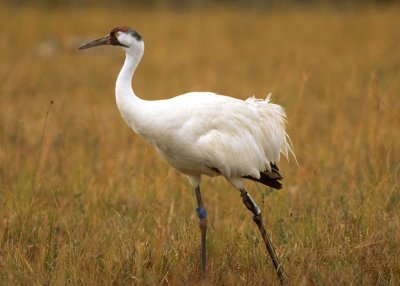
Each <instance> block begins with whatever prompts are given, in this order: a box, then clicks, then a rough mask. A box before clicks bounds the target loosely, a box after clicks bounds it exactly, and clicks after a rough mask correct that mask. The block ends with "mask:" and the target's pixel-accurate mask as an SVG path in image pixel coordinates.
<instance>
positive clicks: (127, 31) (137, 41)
mask: <svg viewBox="0 0 400 286" xmlns="http://www.w3.org/2000/svg"><path fill="white" fill-rule="evenodd" d="M103 45H112V46H120V47H123V48H126V49H129V48H132V47H141V46H143V39H142V37H141V36H140V35H139V34H138V33H137V32H136V31H135V30H133V29H132V28H130V27H126V26H123V27H117V28H114V29H112V30H111V32H110V34H109V35H107V36H104V37H102V38H99V39H97V40H94V41H90V42H87V43H84V44H82V45H80V47H79V49H80V50H83V49H89V48H93V47H97V46H103Z"/></svg>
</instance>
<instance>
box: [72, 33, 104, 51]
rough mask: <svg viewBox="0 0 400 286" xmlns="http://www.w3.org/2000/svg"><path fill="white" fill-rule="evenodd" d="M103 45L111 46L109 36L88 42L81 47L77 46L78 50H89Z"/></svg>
mask: <svg viewBox="0 0 400 286" xmlns="http://www.w3.org/2000/svg"><path fill="white" fill-rule="evenodd" d="M103 45H111V42H110V36H109V35H108V36H105V37H103V38H100V39H97V40H94V41H91V42H88V43H83V44H82V45H80V46H79V49H80V50H84V49H89V48H93V47H97V46H103Z"/></svg>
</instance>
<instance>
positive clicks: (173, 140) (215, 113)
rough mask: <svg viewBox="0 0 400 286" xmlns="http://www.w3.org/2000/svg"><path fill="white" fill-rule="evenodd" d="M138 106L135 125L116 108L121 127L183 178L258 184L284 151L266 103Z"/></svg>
mask: <svg viewBox="0 0 400 286" xmlns="http://www.w3.org/2000/svg"><path fill="white" fill-rule="evenodd" d="M117 97H118V95H117ZM117 101H118V99H117ZM142 105H143V106H141V108H142V111H144V110H146V112H143V115H144V117H143V118H142V119H140V121H139V122H136V121H135V120H132V118H135V116H134V115H131V114H130V112H131V111H126V110H124V108H123V107H122V108H120V110H121V113H122V116H123V118H124V119H125V121H126V123H127V124H128V125H129V126H130V127H131V128H132V129H134V130H135V131H136V132H137V133H138V134H140V135H141V136H142V137H143V138H144V139H145V140H147V141H148V142H149V143H150V144H152V145H154V146H155V147H156V148H157V150H158V151H159V152H160V154H161V156H162V157H163V158H164V159H165V160H166V161H167V162H168V163H169V164H170V165H172V166H173V167H175V168H176V169H177V170H178V171H180V172H182V173H184V174H186V175H192V176H200V175H208V176H215V175H222V176H224V177H226V178H231V177H243V176H251V177H254V178H260V172H262V171H266V170H267V171H271V165H270V164H271V163H277V162H278V161H279V156H280V152H281V151H282V152H283V153H284V154H286V155H287V154H288V152H289V150H290V145H289V143H288V140H287V136H286V133H285V132H284V128H283V127H284V121H285V119H284V113H283V110H282V108H281V107H280V106H278V105H275V104H272V103H269V102H268V99H266V100H257V99H254V98H249V99H247V100H246V101H243V100H239V99H235V98H232V97H228V96H222V95H217V94H214V93H209V92H192V93H187V94H183V95H180V96H177V97H174V98H171V99H168V100H156V101H146V102H142ZM133 112H136V111H133ZM150 126H151V128H149V127H150ZM274 127H275V128H274Z"/></svg>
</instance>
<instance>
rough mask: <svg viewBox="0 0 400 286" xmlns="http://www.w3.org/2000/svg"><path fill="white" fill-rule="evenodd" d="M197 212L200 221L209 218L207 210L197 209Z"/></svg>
mask: <svg viewBox="0 0 400 286" xmlns="http://www.w3.org/2000/svg"><path fill="white" fill-rule="evenodd" d="M196 212H197V216H198V217H199V219H202V218H206V217H207V212H206V209H205V208H203V207H199V208H197V209H196Z"/></svg>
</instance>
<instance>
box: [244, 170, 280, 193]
mask: <svg viewBox="0 0 400 286" xmlns="http://www.w3.org/2000/svg"><path fill="white" fill-rule="evenodd" d="M243 178H244V179H248V180H252V181H255V182H258V183H261V184H263V185H266V186H268V187H271V188H274V189H277V190H280V189H282V183H281V182H280V180H282V179H283V177H282V175H281V174H280V173H279V169H278V166H276V165H275V164H271V171H265V172H260V178H259V179H257V178H254V177H251V176H244V177H243Z"/></svg>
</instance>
